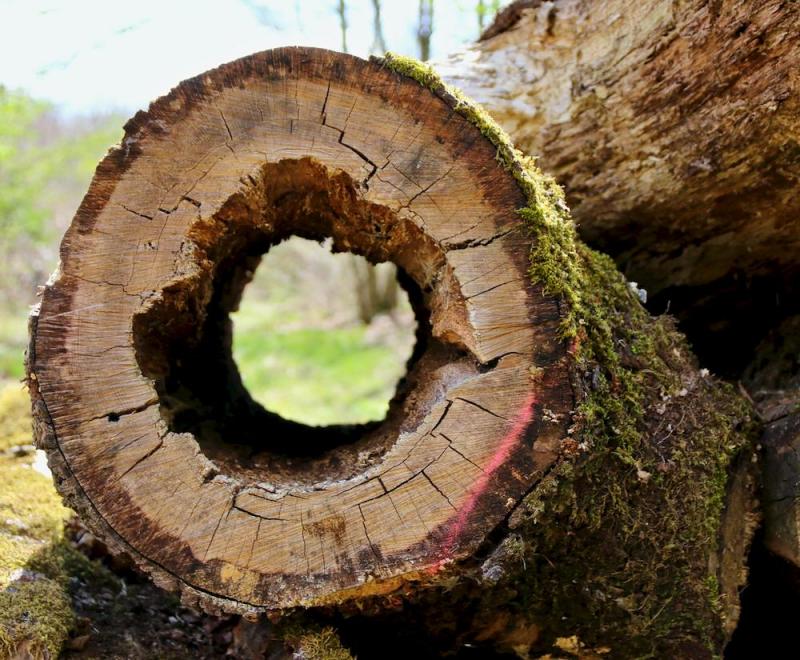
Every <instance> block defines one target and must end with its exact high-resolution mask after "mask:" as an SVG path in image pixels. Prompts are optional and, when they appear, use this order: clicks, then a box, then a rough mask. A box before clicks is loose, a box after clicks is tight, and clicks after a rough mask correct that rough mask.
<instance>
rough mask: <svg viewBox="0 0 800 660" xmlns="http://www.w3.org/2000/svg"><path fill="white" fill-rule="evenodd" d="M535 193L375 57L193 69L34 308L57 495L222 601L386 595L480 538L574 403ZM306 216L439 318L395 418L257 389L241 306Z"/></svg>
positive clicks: (102, 197) (113, 180)
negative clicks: (261, 265) (290, 402)
mask: <svg viewBox="0 0 800 660" xmlns="http://www.w3.org/2000/svg"><path fill="white" fill-rule="evenodd" d="M524 204H525V198H524V196H523V194H522V192H521V191H520V188H519V186H518V184H517V182H516V181H515V180H514V178H513V177H512V176H511V175H510V174H509V173H508V172H507V171H506V170H504V169H503V167H502V166H501V164H499V163H497V162H496V161H495V147H494V146H493V145H492V144H491V143H490V142H489V141H488V140H487V139H485V138H484V137H483V136H481V134H480V131H479V130H478V129H477V128H476V127H475V126H473V125H472V124H470V123H469V122H468V121H467V120H466V119H464V118H463V117H461V116H459V115H458V114H457V113H455V112H454V111H453V107H452V105H451V103H448V101H447V100H446V99H443V98H441V97H440V96H437V95H436V94H434V93H433V92H431V91H430V90H428V89H425V88H424V87H422V86H420V85H418V84H416V83H415V82H413V81H411V80H409V79H406V78H403V77H401V76H398V75H397V74H396V73H393V72H391V71H389V70H387V69H385V68H382V67H381V66H380V65H379V64H377V63H368V62H364V61H361V60H358V59H356V58H353V57H349V56H345V55H340V54H334V53H330V52H326V51H319V50H311V49H279V50H274V51H268V52H265V53H261V54H258V55H254V56H251V57H248V58H245V59H242V60H239V61H237V62H234V63H232V64H229V65H225V66H223V67H220V68H219V69H216V70H214V71H211V72H208V73H206V74H204V75H202V76H200V77H198V78H195V79H192V80H189V81H186V82H184V83H182V84H181V85H180V86H178V87H177V88H176V89H175V90H173V92H172V93H170V94H169V95H168V96H166V97H164V98H162V99H159V100H158V101H156V102H155V103H154V104H153V105H152V106H151V107H150V109H149V110H148V112H146V113H139V114H137V115H136V116H135V117H134V118H133V119H132V120H131V121H130V122H129V123H128V125H127V126H126V135H125V137H124V139H123V141H122V143H121V145H120V146H119V147H118V148H117V149H116V150H114V151H112V152H111V153H110V154H109V156H108V157H107V158H106V159H105V160H104V161H103V162H102V163H101V165H100V166H99V167H98V171H97V174H96V176H95V179H94V181H93V182H92V185H91V188H90V189H89V192H88V193H87V195H86V198H85V199H84V202H83V204H82V206H81V208H80V209H79V211H78V213H77V215H76V217H75V220H74V221H73V224H72V226H71V228H70V229H69V231H68V233H67V235H66V237H65V239H64V242H63V244H62V250H61V260H62V261H61V267H60V271H59V273H58V274H57V275H56V277H55V278H54V280H53V281H52V282H51V283H50V284H49V285H48V286H47V287H46V289H45V291H44V294H43V298H42V303H41V309H40V311H39V312H38V316H36V317H34V319H33V321H32V341H31V349H30V353H29V358H28V360H29V364H28V368H29V376H30V382H31V386H32V393H33V399H34V411H35V415H36V417H37V420H38V422H37V427H38V430H37V434H38V436H39V443H40V445H41V446H42V447H44V448H46V449H47V450H48V453H49V456H50V460H51V465H52V466H53V469H54V473H55V475H56V477H57V481H58V482H59V487H60V489H61V491H62V493H64V494H65V495H66V496H67V497H68V499H69V501H70V503H71V504H72V506H74V507H75V508H77V509H78V510H79V511H81V512H82V514H83V515H84V517H85V518H87V519H88V520H89V521H91V522H92V523H93V526H94V527H95V528H96V530H97V531H98V532H99V533H100V534H101V535H102V536H103V537H104V538H106V539H108V540H109V541H111V542H112V543H114V544H115V545H116V546H118V547H119V548H121V549H123V550H124V551H126V552H128V553H129V554H131V555H132V556H133V557H134V559H135V560H136V561H137V563H138V564H139V565H140V566H141V567H143V568H144V569H146V570H147V571H149V572H151V573H152V574H153V576H154V577H155V578H156V579H157V580H158V581H160V582H161V583H162V584H163V585H165V586H170V587H173V588H174V587H180V588H181V589H182V590H183V591H184V594H185V595H186V596H187V598H189V599H199V600H200V601H201V602H202V603H203V604H204V605H205V606H206V607H209V608H215V607H223V608H224V609H227V610H231V611H243V612H255V611H261V610H268V609H276V608H284V607H288V606H294V605H298V604H313V603H322V602H331V601H339V600H343V599H347V598H353V597H357V596H364V595H367V594H371V593H381V592H385V591H388V590H391V589H395V588H397V586H398V584H400V583H402V582H403V581H407V580H410V579H415V580H425V579H430V578H431V577H432V576H435V575H436V573H437V572H438V571H439V570H440V569H441V568H442V567H443V566H445V565H447V564H449V563H450V562H452V561H453V560H456V559H459V558H463V557H465V556H467V555H470V554H471V553H473V552H474V551H475V550H476V549H477V548H478V547H479V546H480V545H481V544H482V543H483V542H484V540H485V539H486V537H487V535H488V534H489V533H490V532H491V531H492V530H493V529H494V528H495V527H496V526H497V525H498V524H499V523H500V522H501V521H502V520H504V519H505V518H506V517H507V516H508V514H509V512H510V511H511V510H512V509H513V508H514V506H515V505H516V504H517V503H518V502H519V501H520V500H521V499H522V497H523V496H524V494H525V493H526V492H528V491H529V490H530V488H531V487H532V485H533V484H535V483H536V481H537V479H538V478H540V477H541V475H542V474H543V473H544V472H545V471H546V470H547V468H548V467H549V466H550V465H551V464H552V463H553V462H554V461H555V459H556V457H557V455H558V451H559V446H560V442H561V439H562V438H564V437H566V431H567V429H566V426H567V424H568V420H569V411H570V410H571V408H572V406H573V399H572V390H571V388H570V385H569V374H568V370H567V368H566V366H565V363H564V360H563V359H562V358H563V357H564V349H563V345H562V344H561V342H560V341H559V332H558V325H559V322H560V320H561V312H560V310H559V307H558V306H557V304H556V302H555V301H553V300H551V299H547V298H545V297H544V296H543V295H542V293H541V291H540V289H539V288H537V287H535V286H533V285H532V284H531V282H530V278H529V277H528V275H527V272H528V253H529V248H530V238H529V237H527V236H525V235H524V234H523V232H522V231H521V229H520V224H519V221H518V218H517V215H516V213H515V211H516V209H517V208H519V207H521V206H523V205H524ZM292 235H297V236H302V237H306V238H311V239H315V240H322V239H325V238H330V239H332V244H333V246H334V249H335V250H340V251H350V252H354V253H356V254H360V255H363V256H365V257H366V258H367V259H369V260H370V261H372V262H381V261H392V262H394V263H395V264H397V266H398V267H399V268H400V270H401V271H402V273H403V281H404V282H405V284H406V287H407V289H408V290H409V293H410V295H411V298H412V303H413V304H414V307H415V310H416V312H417V318H418V323H419V326H420V330H419V332H418V337H417V347H416V350H415V351H414V355H413V357H412V360H411V363H410V364H409V370H408V373H407V375H406V377H405V378H404V379H403V381H402V382H401V383H400V384H399V385H398V389H397V393H396V396H395V398H394V400H393V401H392V403H391V406H390V410H389V413H388V415H387V417H386V419H385V420H384V421H383V422H381V423H379V424H372V425H365V426H360V427H323V428H312V427H307V426H304V425H301V424H297V423H293V422H288V421H286V420H284V419H282V418H280V417H279V416H278V415H276V414H274V413H271V412H269V411H267V410H265V409H263V408H262V407H261V406H260V405H258V404H257V403H255V402H254V401H253V400H252V398H251V397H250V395H249V394H248V393H247V391H246V389H245V388H244V386H243V384H242V382H241V379H240V377H239V374H238V372H237V369H236V365H235V363H234V361H233V358H232V355H231V331H232V326H231V321H230V319H229V313H230V312H231V311H234V310H235V309H236V307H237V305H238V303H239V300H240V298H241V295H242V291H243V289H244V287H245V286H246V284H247V282H248V281H249V278H250V277H251V275H252V271H253V270H254V269H255V267H256V266H257V264H258V262H259V260H260V258H261V256H262V255H263V254H264V253H265V252H266V251H267V250H269V248H270V246H272V245H275V244H277V243H278V242H280V241H282V240H284V239H286V238H288V237H289V236H292ZM545 413H546V414H545ZM554 420H555V421H554Z"/></svg>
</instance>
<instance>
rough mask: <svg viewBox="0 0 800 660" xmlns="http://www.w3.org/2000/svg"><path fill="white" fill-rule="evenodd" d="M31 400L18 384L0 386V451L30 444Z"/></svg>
mask: <svg viewBox="0 0 800 660" xmlns="http://www.w3.org/2000/svg"><path fill="white" fill-rule="evenodd" d="M30 407H31V400H30V399H29V398H28V393H27V392H26V391H25V389H24V388H23V387H21V386H20V385H7V386H5V387H1V386H0V452H3V451H5V450H7V449H8V448H9V447H13V446H15V445H29V444H31V416H30Z"/></svg>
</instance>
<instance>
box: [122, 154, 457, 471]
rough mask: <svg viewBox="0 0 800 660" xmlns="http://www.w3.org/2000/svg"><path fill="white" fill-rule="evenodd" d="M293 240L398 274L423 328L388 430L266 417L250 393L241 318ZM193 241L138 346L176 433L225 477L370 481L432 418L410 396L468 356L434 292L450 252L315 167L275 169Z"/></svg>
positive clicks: (203, 222) (140, 331) (137, 335)
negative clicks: (437, 327)
mask: <svg viewBox="0 0 800 660" xmlns="http://www.w3.org/2000/svg"><path fill="white" fill-rule="evenodd" d="M187 201H188V203H192V202H191V199H189V200H187ZM290 236H299V237H302V238H307V239H312V240H315V241H322V240H329V241H330V244H331V247H332V249H333V250H334V251H341V252H352V253H355V254H358V255H361V256H363V257H365V258H366V259H367V260H368V261H369V262H371V263H380V262H385V261H390V262H393V263H395V264H396V265H397V267H398V272H399V276H398V281H399V283H400V285H401V286H402V288H403V289H405V291H406V292H407V294H408V296H409V301H410V303H411V306H412V308H413V310H414V313H415V315H416V319H417V333H416V345H415V348H414V350H413V352H412V355H411V358H410V359H409V361H408V372H407V374H406V375H405V377H404V378H402V379H401V380H400V382H399V383H398V386H397V390H396V393H395V396H394V398H393V399H392V401H391V402H390V404H389V410H388V413H387V415H386V418H385V419H384V420H383V421H381V422H371V423H366V424H358V425H330V426H308V425H305V424H301V423H297V422H294V421H290V420H287V419H284V418H282V417H281V416H280V415H278V414H276V413H274V412H271V411H268V410H266V409H265V408H264V407H263V406H261V405H260V404H259V403H258V402H256V401H255V400H254V399H253V397H252V396H251V395H250V393H249V392H248V391H247V389H246V388H245V386H244V385H243V383H242V379H241V376H240V374H239V371H238V369H237V366H236V363H235V361H234V358H233V354H232V341H233V324H232V322H231V319H230V314H231V313H232V312H234V311H236V310H237V308H238V306H239V303H240V301H241V297H242V293H243V290H244V288H245V286H246V285H247V283H248V282H250V280H251V279H252V277H253V274H254V272H255V269H256V267H257V266H258V264H259V262H260V260H261V258H262V256H263V255H264V254H265V253H266V252H267V251H268V250H269V249H270V248H271V247H272V246H275V245H277V244H278V243H280V242H281V241H284V240H286V239H287V238H289V237H290ZM189 238H190V242H187V243H189V244H187V245H186V246H185V250H184V252H185V254H183V255H181V258H180V259H179V265H178V267H177V268H178V269H182V270H183V271H184V272H183V273H181V277H177V278H176V280H175V282H174V283H172V284H170V285H168V286H167V287H165V288H164V289H163V290H162V292H161V293H160V296H159V297H158V298H157V299H156V301H155V302H154V303H153V304H151V305H149V306H148V307H147V308H146V310H145V311H144V312H142V313H140V314H138V315H137V316H135V317H134V323H133V335H134V342H135V346H136V353H137V359H138V361H139V366H140V368H141V369H142V372H143V373H144V375H145V376H147V377H149V378H151V379H153V381H154V382H155V387H156V391H157V393H158V396H159V403H160V409H161V414H162V418H163V419H164V421H165V423H166V424H167V426H168V428H169V429H170V430H171V431H173V432H176V433H189V434H191V435H192V436H193V437H194V439H195V440H196V441H197V442H198V444H199V446H200V449H201V451H202V452H203V453H204V454H205V456H206V457H207V458H209V459H210V460H211V461H213V462H214V464H215V465H216V468H217V469H218V470H219V471H220V472H222V473H223V474H226V475H229V476H232V477H234V478H237V479H240V480H242V481H243V482H247V483H265V482H266V483H269V484H275V485H289V484H312V483H319V482H321V481H325V480H334V479H343V478H348V477H350V476H353V475H354V474H357V473H359V472H362V471H363V470H365V469H366V468H368V467H369V466H370V465H372V464H374V463H376V462H378V461H379V460H380V459H381V457H382V456H383V454H384V453H385V452H386V451H387V450H388V449H389V448H390V447H391V446H392V444H393V443H394V441H395V440H396V438H397V436H398V435H399V434H400V433H401V432H402V431H403V430H407V429H408V428H409V426H411V427H413V424H415V423H416V422H418V421H419V420H420V419H421V418H422V416H423V415H424V414H425V412H426V410H424V409H418V406H417V404H416V403H415V402H411V403H409V397H408V394H409V392H412V391H414V390H415V389H419V388H423V389H424V381H425V378H426V374H427V373H428V372H430V371H431V370H435V369H436V368H437V367H439V366H441V365H443V364H447V363H449V362H452V361H453V360H457V359H458V358H459V356H461V355H463V349H462V348H461V347H460V342H459V341H458V338H457V337H455V336H452V337H449V338H447V339H446V340H445V339H441V338H436V337H434V336H433V334H432V332H431V323H430V317H431V311H432V309H431V307H432V306H433V308H434V309H433V311H434V312H435V306H436V304H435V301H432V300H431V295H430V294H431V291H432V279H433V278H435V277H436V273H437V272H438V271H439V270H441V269H442V268H443V264H444V257H443V254H442V251H441V249H440V248H439V247H438V246H437V245H436V244H435V242H434V241H432V240H431V239H430V238H429V237H427V236H426V235H425V234H424V233H423V232H422V231H421V230H420V229H419V228H418V227H417V226H416V225H415V224H413V223H412V222H410V221H407V220H402V219H400V218H398V216H397V215H396V214H395V213H393V212H392V211H391V210H389V209H388V208H386V207H384V206H380V205H376V204H373V203H370V202H367V201H365V200H363V199H362V196H361V194H360V191H359V190H358V184H356V183H355V182H354V181H353V180H352V179H351V178H350V177H349V176H348V175H347V174H346V173H344V172H341V171H338V170H337V171H332V170H329V169H328V168H326V167H325V166H324V165H322V164H321V163H319V162H318V161H316V160H314V159H311V158H303V159H299V160H284V161H280V162H278V163H270V164H267V165H265V166H264V167H263V169H262V170H261V171H260V172H259V173H258V175H253V176H250V177H248V179H247V180H246V181H243V183H242V186H241V188H240V189H239V190H238V191H237V192H236V193H235V194H233V195H232V196H231V197H230V198H229V199H228V200H227V201H226V202H225V203H224V204H223V205H222V207H221V208H220V209H219V211H218V212H217V213H215V214H213V215H212V216H211V217H207V218H206V217H203V214H202V210H201V209H200V208H199V207H198V219H197V221H196V222H195V223H194V224H193V225H192V229H191V230H190V232H189ZM309 304H310V302H309ZM342 386H345V384H344V383H343V384H342ZM411 398H412V399H417V398H419V397H411ZM415 406H416V407H415ZM423 408H424V406H423ZM191 441H192V438H191V437H188V436H187V442H191Z"/></svg>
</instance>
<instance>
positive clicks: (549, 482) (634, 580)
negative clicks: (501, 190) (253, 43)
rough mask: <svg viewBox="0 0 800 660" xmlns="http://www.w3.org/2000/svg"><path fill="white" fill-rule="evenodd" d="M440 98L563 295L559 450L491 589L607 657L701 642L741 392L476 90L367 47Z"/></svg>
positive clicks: (712, 640) (697, 647) (719, 636)
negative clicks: (570, 410)
mask: <svg viewBox="0 0 800 660" xmlns="http://www.w3.org/2000/svg"><path fill="white" fill-rule="evenodd" d="M379 61H380V62H381V63H382V64H383V65H384V66H386V67H387V68H389V69H392V70H394V71H396V72H397V73H399V74H402V75H405V76H409V77H411V78H413V79H414V80H416V81H418V82H419V83H420V84H421V85H423V86H425V87H427V88H428V89H430V90H432V91H433V92H434V93H435V94H437V95H438V96H440V97H441V98H443V99H444V100H445V101H447V102H449V103H450V105H451V106H452V107H453V108H454V110H456V111H457V112H459V113H461V114H462V115H463V116H464V117H466V118H467V119H468V120H469V121H470V122H472V123H473V124H474V125H475V126H477V127H478V128H479V129H480V131H481V133H482V134H483V135H485V136H486V137H487V138H488V139H489V140H490V141H491V142H492V143H493V144H494V145H495V146H496V147H497V159H498V161H499V162H500V163H501V164H502V165H503V167H504V168H506V169H507V170H508V171H509V172H510V173H511V174H512V175H513V176H514V177H515V179H516V180H517V182H518V183H519V185H520V187H521V189H522V191H523V192H524V193H525V195H526V198H527V202H528V203H527V205H526V206H525V207H524V208H522V209H519V211H518V212H519V215H520V216H521V218H522V221H523V222H524V224H525V226H526V227H527V229H528V230H529V232H530V235H531V238H532V249H531V255H530V256H531V262H530V263H531V265H530V275H531V279H532V281H533V282H534V283H535V284H538V285H540V286H541V287H542V288H543V290H544V292H545V293H546V294H549V295H552V296H556V297H558V298H559V299H560V300H561V301H562V303H563V304H564V307H563V309H564V315H563V325H562V332H563V337H564V339H565V340H567V341H569V344H570V351H569V352H570V355H571V357H572V358H573V364H572V380H573V386H574V389H575V392H576V399H577V406H576V414H575V419H574V422H575V423H574V425H573V435H572V438H574V440H568V441H567V444H568V445H572V451H569V452H566V453H565V455H564V456H563V457H562V458H561V459H560V461H559V462H558V463H557V464H556V466H555V468H554V469H553V470H552V471H551V473H550V474H549V475H548V476H547V477H546V478H545V479H544V480H543V481H542V482H540V484H539V485H538V486H537V487H536V488H535V490H534V491H533V492H532V493H531V494H530V495H529V496H528V497H527V498H526V499H525V500H524V502H523V503H522V506H521V507H519V508H518V509H517V511H516V512H515V513H514V514H513V515H512V517H511V519H510V521H509V527H510V528H511V529H512V530H515V531H518V532H519V534H520V536H521V537H522V538H523V539H525V541H524V545H525V548H524V550H523V551H522V552H520V550H519V548H514V549H513V552H512V551H510V550H509V551H508V552H506V550H507V549H506V548H504V547H501V548H500V552H501V554H502V553H505V555H506V561H507V562H516V563H517V564H521V565H522V570H521V571H520V568H519V567H517V568H516V569H515V570H511V571H509V572H508V573H509V575H511V576H513V578H512V579H510V580H509V581H508V582H507V583H505V584H500V585H498V586H497V588H495V589H492V590H489V592H487V594H486V595H485V596H484V598H483V600H484V602H483V606H482V609H484V610H485V611H487V612H491V611H493V609H494V608H497V607H505V606H507V605H508V603H511V607H512V608H514V609H516V610H517V613H518V614H521V615H522V616H527V617H530V619H531V620H533V621H535V622H536V624H537V625H539V626H541V629H542V634H541V645H542V648H543V650H544V649H548V648H549V646H548V645H549V644H552V643H554V641H555V640H556V639H557V638H559V637H564V636H565V635H566V636H570V635H573V634H577V635H578V637H579V638H580V640H581V642H582V643H584V642H585V643H588V644H590V645H592V646H596V645H600V644H603V645H609V646H611V647H612V648H613V649H614V652H615V653H617V654H618V655H617V657H620V656H621V657H638V656H646V655H649V654H663V653H665V652H672V653H675V652H679V653H683V654H691V655H704V654H710V653H714V652H718V651H719V650H720V649H721V645H722V643H723V642H724V634H723V632H722V630H723V624H724V611H730V608H726V607H725V604H724V603H721V602H720V598H721V587H720V584H719V575H718V571H719V567H718V563H717V558H718V556H719V551H720V548H719V544H720V534H721V523H722V519H723V509H724V506H725V499H726V487H727V484H728V477H729V470H730V469H731V465H732V462H733V460H734V458H735V457H736V455H737V454H738V453H739V452H741V451H742V449H743V448H745V447H747V446H748V443H749V441H750V439H751V436H752V431H753V428H752V424H751V422H750V419H751V411H750V408H749V406H748V405H747V404H746V403H745V402H744V401H742V400H741V399H740V398H739V397H737V396H736V395H735V394H734V393H733V391H732V390H731V389H730V388H729V387H727V386H726V385H724V384H720V383H718V382H717V381H715V380H714V379H713V378H711V377H709V376H708V375H707V373H704V372H700V371H698V369H697V365H696V364H695V362H694V359H693V357H692V356H691V353H690V351H689V349H688V346H687V344H686V340H685V338H684V337H683V336H682V335H680V334H679V333H678V332H676V330H675V328H674V327H673V324H672V322H671V320H669V319H667V318H658V319H654V318H652V317H651V316H650V315H649V314H648V313H647V311H646V310H645V309H644V308H643V307H642V305H641V304H640V302H639V300H638V297H637V296H636V294H635V292H634V291H633V290H632V289H631V287H630V286H629V285H628V283H627V282H626V281H625V279H624V277H623V276H622V275H621V274H620V273H619V271H618V270H617V269H616V266H615V265H614V263H613V262H612V261H611V259H610V258H608V257H606V256H604V255H601V254H599V253H597V252H594V251H593V250H591V249H589V248H588V247H586V246H585V245H583V244H582V243H581V242H580V241H579V240H578V238H577V233H576V230H575V226H574V224H573V222H572V221H571V219H570V215H569V209H568V208H567V205H566V203H565V202H564V195H563V192H562V190H561V189H560V187H559V186H558V185H557V184H556V183H555V182H554V181H553V179H552V178H550V177H548V176H546V175H544V174H542V173H541V172H540V171H539V169H538V168H537V167H536V165H535V162H534V161H533V159H531V158H529V157H526V156H524V155H523V154H521V153H520V152H519V151H518V150H517V149H515V148H514V146H513V145H512V143H511V141H510V139H509V137H508V135H506V133H505V132H504V131H503V130H502V129H501V128H500V127H499V125H498V124H497V123H496V122H495V121H494V120H493V119H492V118H491V117H490V116H489V115H488V114H487V113H486V112H485V111H484V110H483V109H482V108H480V107H479V106H477V105H476V104H474V103H473V102H471V101H470V100H468V99H466V98H465V97H464V96H463V95H462V94H461V93H460V92H458V91H456V90H454V89H452V88H450V87H449V86H447V85H446V84H445V83H444V82H443V81H442V80H441V79H440V78H439V76H438V75H437V74H436V73H435V72H434V71H433V70H432V69H431V68H430V67H428V66H427V65H425V64H422V63H420V62H417V61H416V60H413V59H410V58H406V57H402V56H397V55H394V54H391V53H390V54H387V55H386V57H385V58H383V59H382V60H379Z"/></svg>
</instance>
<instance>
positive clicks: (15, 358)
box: [0, 86, 122, 381]
mask: <svg viewBox="0 0 800 660" xmlns="http://www.w3.org/2000/svg"><path fill="white" fill-rule="evenodd" d="M121 126H122V121H121V119H120V118H119V117H115V116H108V117H94V118H89V119H85V118H84V119H70V120H66V119H62V118H59V117H58V116H57V115H56V113H55V112H54V109H53V108H52V107H51V106H50V105H48V104H47V103H44V102H42V101H37V100H35V99H32V98H30V97H29V96H27V95H25V94H24V93H22V92H15V91H11V90H8V89H6V88H4V87H2V86H0V237H1V238H0V263H2V268H0V381H2V380H4V379H20V378H21V377H22V375H23V368H22V353H23V350H24V346H25V341H26V317H27V313H28V305H30V304H32V303H33V302H34V301H35V288H36V286H37V285H39V284H44V281H45V280H46V278H47V275H48V273H49V272H50V271H52V270H53V269H54V268H55V266H56V263H57V253H56V246H57V239H58V236H59V235H60V234H61V233H62V232H63V230H64V228H65V226H66V223H67V221H68V220H69V217H70V216H71V215H72V213H73V212H74V210H75V208H77V206H78V203H79V201H80V199H81V196H82V195H83V193H84V191H85V189H86V187H87V185H88V182H89V179H90V178H91V175H92V173H93V171H94V168H95V165H96V164H97V161H98V160H99V158H100V157H101V156H102V155H103V154H104V153H105V151H106V149H107V148H108V147H109V145H111V144H112V143H114V142H115V141H117V140H118V139H119V136H120V135H121Z"/></svg>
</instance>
